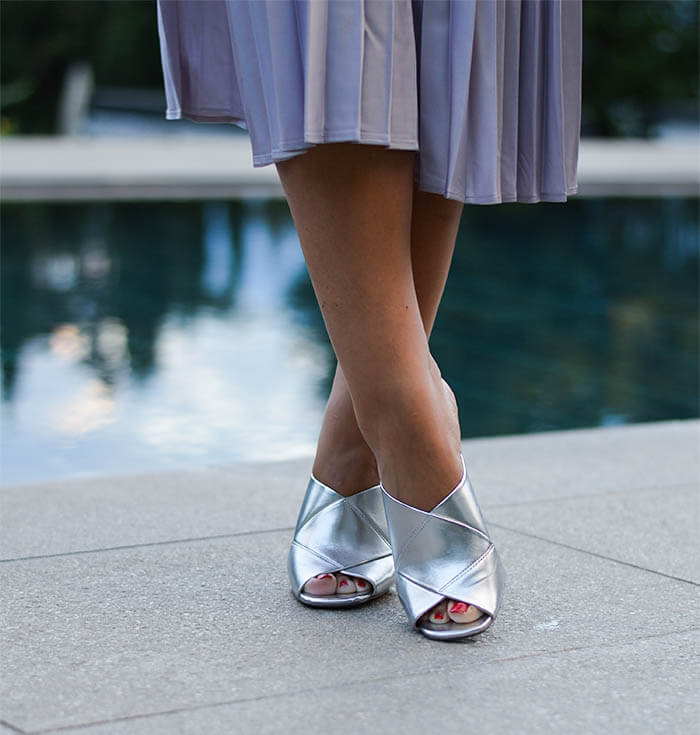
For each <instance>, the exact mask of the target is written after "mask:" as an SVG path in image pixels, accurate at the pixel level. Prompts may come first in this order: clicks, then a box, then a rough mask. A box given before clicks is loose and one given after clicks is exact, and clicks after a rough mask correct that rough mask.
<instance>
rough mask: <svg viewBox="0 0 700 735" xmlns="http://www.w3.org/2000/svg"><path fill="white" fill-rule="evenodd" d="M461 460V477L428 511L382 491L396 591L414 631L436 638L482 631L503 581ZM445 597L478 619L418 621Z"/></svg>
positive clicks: (494, 611) (492, 613) (494, 612)
mask: <svg viewBox="0 0 700 735" xmlns="http://www.w3.org/2000/svg"><path fill="white" fill-rule="evenodd" d="M460 457H461V460H462V468H463V474H462V479H461V480H460V482H459V484H458V485H457V487H456V488H455V489H454V490H453V491H452V492H451V493H450V494H449V495H448V496H447V497H446V498H444V499H443V500H442V501H441V502H440V503H438V504H437V505H436V506H435V507H434V508H433V509H432V510H431V511H424V510H420V509H419V508H414V507H412V506H410V505H406V503H402V502H401V501H400V500H397V499H396V498H394V497H393V496H392V495H390V494H389V493H388V492H387V491H386V490H385V489H384V488H383V487H382V497H383V499H384V509H385V511H386V518H387V522H388V526H389V537H390V539H391V546H392V548H393V550H394V565H395V567H396V570H395V580H396V591H397V593H398V595H399V599H400V600H401V604H402V605H403V607H404V610H405V611H406V614H407V615H408V617H409V619H410V620H411V622H412V623H413V625H414V627H416V628H417V629H418V630H419V631H420V632H421V633H422V634H423V635H425V636H427V637H428V638H433V639H436V640H453V639H455V638H465V637H467V636H472V635H476V634H477V633H481V632H482V631H484V630H486V628H488V627H489V626H490V625H491V623H492V622H493V621H494V620H495V619H496V615H497V614H498V610H499V608H500V605H501V597H502V594H503V586H504V582H505V572H504V570H503V566H502V565H501V560H500V558H499V556H498V552H497V551H496V547H495V546H494V544H493V541H491V538H490V536H489V532H488V530H487V528H486V523H485V522H484V518H483V515H482V513H481V509H480V508H479V504H478V502H477V500H476V496H475V494H474V489H473V488H472V485H471V483H470V481H469V476H468V474H467V468H466V466H465V464H464V456H463V455H460ZM446 598H449V599H453V600H458V601H461V602H465V603H467V604H468V605H474V606H475V607H476V608H478V609H479V610H481V612H482V615H481V617H479V618H477V619H476V620H475V621H473V622H472V623H455V622H452V621H449V622H447V623H443V624H439V623H431V622H429V621H425V620H421V618H422V617H423V615H424V614H425V613H426V612H428V610H430V609H431V608H432V607H434V606H435V605H437V604H438V603H439V602H441V601H442V600H443V599H446Z"/></svg>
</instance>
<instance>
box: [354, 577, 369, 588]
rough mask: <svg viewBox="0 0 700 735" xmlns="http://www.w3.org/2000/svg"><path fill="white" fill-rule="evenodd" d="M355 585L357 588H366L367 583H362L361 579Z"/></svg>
mask: <svg viewBox="0 0 700 735" xmlns="http://www.w3.org/2000/svg"><path fill="white" fill-rule="evenodd" d="M356 584H357V586H358V587H366V586H367V582H363V581H362V580H361V579H358V580H357V582H356Z"/></svg>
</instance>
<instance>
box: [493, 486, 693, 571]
mask: <svg viewBox="0 0 700 735" xmlns="http://www.w3.org/2000/svg"><path fill="white" fill-rule="evenodd" d="M699 491H700V487H699V486H698V485H696V484H693V485H682V486H680V487H676V488H667V489H663V490H635V491H632V492H626V493H616V494H610V495H598V496H592V497H587V498H576V499H571V500H561V501H552V502H548V503H529V504H524V505H519V506H510V507H501V508H492V509H491V510H490V512H489V520H490V521H491V523H492V524H494V523H495V524H498V525H499V526H501V527H505V528H510V529H513V530H518V531H522V532H524V533H528V534H533V535H534V536H539V537H541V538H546V539H548V540H554V541H558V542H559V543H562V544H568V545H570V546H573V547H575V548H578V549H582V550H585V551H589V552H592V553H597V554H602V555H604V556H608V557H611V558H613V559H618V560H621V561H626V562H628V563H630V564H635V565H637V566H640V567H644V568H645V569H651V570H654V571H656V572H662V573H663V574H668V575H671V576H675V577H680V578H682V579H685V580H690V581H693V582H695V583H697V584H700V536H698V528H700V492H699Z"/></svg>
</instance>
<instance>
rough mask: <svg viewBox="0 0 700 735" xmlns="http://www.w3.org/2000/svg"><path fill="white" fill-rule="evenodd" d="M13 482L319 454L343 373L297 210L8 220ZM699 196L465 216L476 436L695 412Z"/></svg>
mask: <svg viewBox="0 0 700 735" xmlns="http://www.w3.org/2000/svg"><path fill="white" fill-rule="evenodd" d="M1 214H2V251H3V255H2V263H1V268H2V313H1V317H2V335H1V339H2V402H3V403H2V408H3V410H2V483H3V484H15V483H23V482H37V481H43V480H48V479H60V478H72V477H78V476H89V475H95V474H102V475H104V474H125V473H135V472H144V471H145V472H150V471H157V470H171V469H178V468H183V467H193V466H202V465H211V464H226V463H230V462H236V461H247V460H277V459H284V458H291V457H296V456H301V455H310V454H311V453H312V452H313V449H314V445H315V441H316V436H317V433H318V429H319V426H320V421H321V417H322V412H323V408H324V403H325V398H326V396H327V394H328V390H329V388H330V382H331V379H332V374H333V370H334V366H335V362H334V358H333V354H332V350H331V348H330V345H329V342H328V339H327V337H326V334H325V330H324V327H323V322H322V319H321V317H320V313H319V310H318V308H317V306H316V303H315V299H314V295H313V291H312V289H311V285H310V282H309V280H308V276H307V274H306V270H305V267H304V262H303V258H302V255H301V251H300V249H299V243H298V239H297V237H296V233H295V231H294V226H293V222H292V219H291V216H290V214H289V210H288V208H287V205H286V203H285V202H284V201H279V200H246V201H233V202H219V201H211V202H204V203H201V202H176V203H171V202H168V203H152V202H148V203H138V204H136V203H98V204H94V203H90V204H5V205H3V207H2V210H1ZM698 220H699V210H698V201H697V199H694V198H691V199H612V198H611V199H583V198H579V199H577V198H571V199H569V201H568V202H567V203H566V204H565V205H562V204H550V203H540V204H538V205H537V206H533V205H526V204H504V205H499V206H472V205H467V206H465V209H464V214H463V219H462V223H461V228H460V234H459V238H458V242H457V248H456V252H455V258H454V261H453V266H452V270H451V272H450V277H449V280H448V284H447V288H446V292H445V296H444V299H443V303H442V306H441V311H440V314H439V316H438V320H437V322H436V325H435V329H434V332H433V336H432V340H431V344H432V349H433V352H434V354H435V356H436V358H437V360H438V362H439V363H440V365H441V368H442V371H443V374H444V376H445V377H446V379H447V380H448V382H449V383H450V384H451V385H452V387H453V389H454V391H455V393H456V396H457V400H458V403H459V406H460V414H461V423H462V433H463V436H464V437H476V436H494V435H499V434H513V433H526V432H535V431H546V430H552V429H568V428H575V427H592V426H601V425H609V424H625V423H633V422H641V421H656V420H664V419H678V418H689V417H696V416H697V415H698V398H699V396H698V367H699V364H698V363H699V358H698V274H699V260H698V237H699V221H698Z"/></svg>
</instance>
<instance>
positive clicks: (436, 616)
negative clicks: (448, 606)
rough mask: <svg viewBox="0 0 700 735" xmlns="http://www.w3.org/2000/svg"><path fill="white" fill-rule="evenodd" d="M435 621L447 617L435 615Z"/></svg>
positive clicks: (440, 614)
mask: <svg viewBox="0 0 700 735" xmlns="http://www.w3.org/2000/svg"><path fill="white" fill-rule="evenodd" d="M434 617H435V620H442V619H443V618H444V617H445V616H444V615H443V614H442V613H435V615H434Z"/></svg>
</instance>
